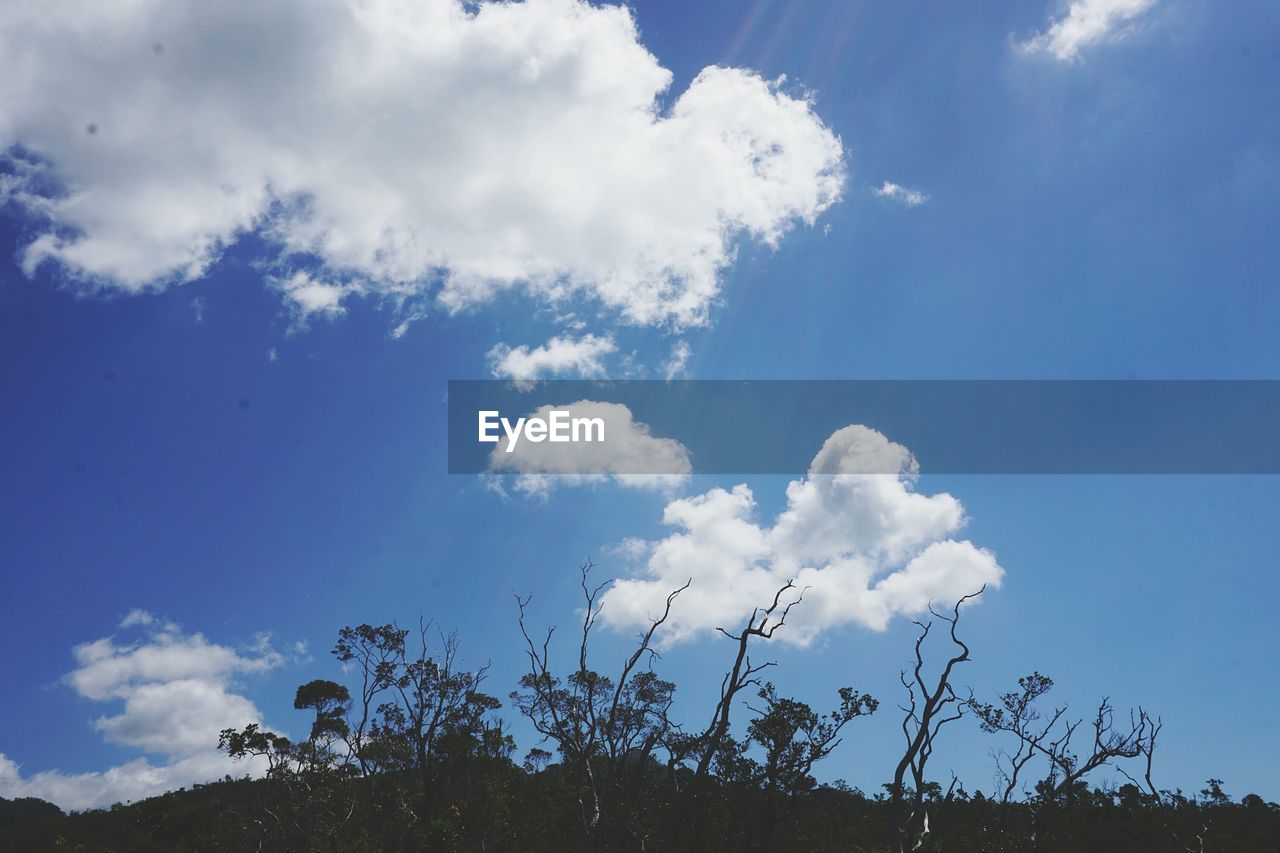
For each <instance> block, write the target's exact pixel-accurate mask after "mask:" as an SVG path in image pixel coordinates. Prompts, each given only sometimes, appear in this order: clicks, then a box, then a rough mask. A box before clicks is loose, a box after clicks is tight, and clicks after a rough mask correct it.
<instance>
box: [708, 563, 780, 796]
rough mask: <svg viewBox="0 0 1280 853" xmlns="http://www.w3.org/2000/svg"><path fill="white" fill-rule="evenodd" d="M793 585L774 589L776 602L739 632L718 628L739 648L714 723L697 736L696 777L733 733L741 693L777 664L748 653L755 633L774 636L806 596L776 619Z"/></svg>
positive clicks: (722, 686) (754, 612)
mask: <svg viewBox="0 0 1280 853" xmlns="http://www.w3.org/2000/svg"><path fill="white" fill-rule="evenodd" d="M792 589H795V584H794V583H793V582H792V581H787V582H786V583H785V584H783V586H781V587H780V588H779V589H778V591H777V592H776V593H774V596H773V603H772V604H770V605H769V606H768V607H766V608H759V607H757V608H755V609H753V610H752V611H751V618H749V619H748V620H747V623H746V625H744V626H743V627H742V630H740V631H739V632H738V633H737V634H730V633H729V632H728V631H726V630H725V629H724V628H716V630H717V631H719V632H720V633H721V634H724V635H725V636H726V637H728V638H729V639H731V640H733V641H734V642H736V643H737V644H738V650H737V654H736V655H735V656H734V659H733V666H732V667H730V668H729V671H728V672H727V673H725V676H724V678H723V679H722V680H721V682H720V699H719V701H718V702H716V707H715V710H714V712H713V713H712V715H711V723H710V724H709V725H708V726H707V728H706V730H705V731H704V732H703V734H702V736H701V737H700V738H698V740H697V743H698V746H699V751H700V755H699V758H698V764H697V769H696V770H695V771H694V776H695V778H697V779H702V778H705V777H706V775H707V771H708V770H709V769H710V767H711V762H712V759H714V758H715V756H716V754H717V753H718V752H719V751H720V748H721V747H722V746H723V745H724V742H725V737H726V736H727V735H728V734H729V717H730V714H731V712H732V710H733V703H734V700H735V699H736V698H737V696H738V694H739V693H741V692H742V690H743V689H745V688H747V687H750V686H752V685H754V686H756V687H759V686H760V679H759V678H758V677H757V676H758V675H759V674H760V673H761V672H762V671H763V670H765V669H768V668H769V667H771V666H773V665H774V662H773V661H766V662H765V663H762V664H760V665H759V666H754V665H752V663H751V657H750V656H749V655H748V654H747V647H748V646H749V645H750V643H751V638H752V637H760V638H761V639H764V640H769V639H772V638H773V635H774V632H776V631H777V630H778V629H779V628H781V627H782V626H783V625H785V624H786V621H787V614H789V613H790V612H791V608H792V607H795V606H796V605H797V604H799V603H800V602H801V600H802V599H803V598H804V591H803V590H801V592H800V595H799V596H797V597H796V599H795V600H794V601H792V602H790V603H789V604H787V605H786V606H785V607H783V608H782V611H781V613H779V615H778V617H777V618H776V619H774V613H777V612H778V608H779V607H781V606H782V596H783V595H784V594H785V593H786V592H788V591H789V590H792Z"/></svg>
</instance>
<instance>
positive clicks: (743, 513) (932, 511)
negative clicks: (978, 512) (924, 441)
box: [601, 426, 1004, 645]
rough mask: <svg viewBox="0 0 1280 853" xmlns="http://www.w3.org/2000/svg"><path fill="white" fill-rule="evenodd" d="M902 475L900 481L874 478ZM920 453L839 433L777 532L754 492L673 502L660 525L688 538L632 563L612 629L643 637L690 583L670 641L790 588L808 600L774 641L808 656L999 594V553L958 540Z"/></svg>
mask: <svg viewBox="0 0 1280 853" xmlns="http://www.w3.org/2000/svg"><path fill="white" fill-rule="evenodd" d="M886 470H896V471H897V472H898V473H897V474H896V475H894V474H884V473H867V472H883V471H886ZM917 470H918V469H917V465H916V461H915V459H914V457H912V455H911V453H910V452H909V451H908V450H907V449H906V448H905V447H903V446H902V445H899V444H895V443H893V442H891V441H889V440H888V439H887V438H885V437H884V436H883V435H881V434H880V433H879V432H876V431H875V430H872V429H869V428H867V427H864V426H848V427H845V428H844V429H841V430H839V431H837V432H836V433H834V434H833V435H832V436H831V437H830V438H829V439H828V440H827V441H826V443H825V444H824V445H823V447H822V450H821V451H820V452H819V453H818V454H817V456H816V457H815V458H814V460H813V463H812V464H811V466H810V469H809V472H808V475H807V476H806V477H804V478H802V479H799V480H794V481H792V482H791V483H790V484H788V486H787V489H786V507H785V509H784V510H783V511H782V512H781V513H780V514H779V515H778V516H777V518H776V519H774V521H773V523H772V524H764V523H761V522H760V521H759V520H757V518H756V502H755V495H754V494H753V493H752V491H751V489H750V488H748V487H747V486H746V485H737V486H735V487H733V488H732V489H720V488H717V489H712V490H710V491H708V492H706V493H704V494H701V495H696V496H693V497H688V498H681V499H678V500H673V501H671V502H670V503H668V504H667V506H666V509H665V511H664V513H663V521H664V522H665V523H666V524H668V525H670V526H672V527H674V528H677V531H676V532H674V533H672V534H670V535H669V536H667V537H665V538H663V539H659V540H657V541H653V542H649V543H647V547H645V546H642V544H641V543H637V542H636V541H634V540H630V541H628V543H627V545H626V548H625V552H626V553H630V554H635V555H642V558H643V561H644V562H643V565H642V566H640V567H639V570H638V571H637V572H636V574H635V575H634V576H633V577H630V578H623V579H621V580H619V581H618V582H616V583H615V584H614V585H613V586H612V587H611V588H610V589H609V591H608V592H607V593H606V594H605V596H604V599H603V602H604V610H603V612H602V616H601V618H602V619H603V620H605V621H606V622H607V623H610V624H612V625H613V626H615V627H617V628H634V627H639V626H643V625H646V624H647V623H648V621H649V620H650V619H651V618H652V616H653V614H655V613H660V612H662V606H663V604H664V603H665V601H666V596H667V594H668V593H670V592H671V591H672V590H674V589H676V588H678V587H680V586H682V585H683V584H684V583H685V582H686V581H688V580H689V579H690V578H692V581H693V582H692V585H691V586H690V588H689V589H688V590H686V591H685V592H684V593H683V594H682V595H681V596H680V599H679V601H678V602H677V605H676V607H675V608H674V609H673V610H672V613H671V617H670V619H669V620H668V622H667V624H666V626H664V630H665V631H666V637H665V641H666V642H667V643H675V642H680V641H683V640H688V639H690V638H692V637H694V636H697V635H698V634H700V633H703V632H707V631H711V630H714V629H716V628H719V627H724V628H727V629H733V628H736V627H738V626H739V625H740V624H741V623H742V622H743V620H744V619H745V618H746V617H747V616H748V615H750V614H751V612H752V609H753V608H755V607H757V606H763V605H767V604H768V603H770V602H771V601H772V600H773V596H774V594H775V593H776V592H777V590H778V589H779V588H780V587H781V586H782V585H783V584H784V583H785V582H786V581H787V580H794V581H795V583H796V585H797V586H798V587H800V588H802V589H805V590H806V591H805V593H804V600H803V602H802V603H801V604H800V606H798V607H796V608H795V609H794V610H792V612H791V615H790V616H789V617H788V621H787V627H786V628H785V629H784V630H783V631H780V632H779V633H778V635H777V638H778V639H780V640H784V641H786V642H791V643H796V644H800V645H804V644H808V643H810V642H811V641H813V639H814V638H816V637H817V636H818V635H820V634H821V633H822V632H823V631H826V630H829V629H832V628H836V627H839V626H842V625H848V624H856V625H862V626H864V627H867V628H870V629H872V630H883V629H884V628H885V627H886V626H887V625H888V624H889V621H890V620H891V619H892V618H893V617H894V616H895V615H898V614H913V613H920V612H922V611H924V610H926V609H927V608H928V606H929V603H930V601H937V602H940V603H950V602H954V601H955V600H956V599H958V598H959V597H960V596H962V595H965V594H967V593H971V592H974V591H976V590H977V589H979V588H980V587H981V586H982V585H983V584H987V585H989V586H998V585H999V584H1000V581H1001V578H1002V577H1003V575H1004V570H1003V569H1002V568H1001V567H1000V566H999V564H998V563H997V562H996V558H995V555H994V554H992V553H991V552H990V551H988V550H985V549H982V548H979V547H977V546H975V545H973V544H972V543H971V542H969V541H967V540H962V539H957V538H955V537H956V535H957V534H958V533H959V531H960V530H961V529H962V528H963V526H964V524H965V514H964V508H963V506H962V505H961V504H960V502H959V501H958V500H956V499H955V498H954V497H952V496H951V495H949V494H946V493H940V494H936V495H922V494H920V493H918V492H916V491H915V488H914V486H915V481H916V480H915V478H916V474H917Z"/></svg>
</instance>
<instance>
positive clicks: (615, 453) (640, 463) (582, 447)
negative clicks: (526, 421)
mask: <svg viewBox="0 0 1280 853" xmlns="http://www.w3.org/2000/svg"><path fill="white" fill-rule="evenodd" d="M552 409H557V410H562V411H567V412H569V416H570V417H571V418H599V419H600V420H602V421H603V422H604V437H605V440H604V441H603V442H599V441H595V442H583V441H579V442H561V443H554V444H553V443H552V442H549V441H543V442H541V443H537V444H535V443H532V442H529V441H521V442H519V443H518V444H516V445H515V449H514V450H513V451H512V452H510V453H508V452H507V451H506V446H507V442H506V439H505V437H504V438H503V439H502V440H500V441H499V442H498V443H497V444H496V445H495V446H494V449H493V451H492V452H491V453H490V454H489V467H488V473H489V475H490V476H491V477H495V478H497V477H500V476H501V475H514V480H513V487H514V488H515V490H516V491H518V492H522V493H524V494H526V495H537V496H545V495H547V494H548V493H550V492H551V491H552V490H553V489H555V488H556V487H558V486H571V485H594V484H599V483H603V482H606V481H612V482H614V483H617V484H619V485H622V486H626V487H629V488H635V489H656V490H661V491H667V490H670V489H673V488H675V487H677V486H679V485H681V484H682V483H684V482H685V481H686V480H687V479H688V477H689V474H690V472H692V470H693V464H692V462H691V461H690V458H689V451H688V449H687V448H686V447H685V446H684V445H682V444H681V443H680V442H678V441H676V440H675V439H672V438H660V437H656V436H654V435H653V434H652V433H651V432H650V430H649V426H648V425H647V424H644V423H641V422H640V421H637V420H635V418H634V417H633V416H632V414H631V410H630V409H629V408H628V407H627V406H625V405H623V404H621V403H602V402H596V401H594V400H578V401H577V402H575V403H567V404H564V405H551V404H549V405H545V406H541V407H539V408H538V409H537V410H535V411H533V412H531V413H530V414H529V415H526V417H539V418H544V419H545V418H548V417H549V415H550V412H551V410H552ZM490 482H491V483H492V484H494V485H495V486H496V488H497V489H498V490H499V491H502V490H503V489H502V486H501V480H499V479H492V480H491V481H490Z"/></svg>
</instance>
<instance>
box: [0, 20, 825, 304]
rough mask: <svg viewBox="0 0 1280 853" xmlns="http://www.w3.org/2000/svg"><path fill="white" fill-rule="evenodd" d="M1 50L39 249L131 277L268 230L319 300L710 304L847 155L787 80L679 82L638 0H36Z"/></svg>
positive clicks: (8, 117)
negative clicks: (652, 49)
mask: <svg viewBox="0 0 1280 853" xmlns="http://www.w3.org/2000/svg"><path fill="white" fill-rule="evenodd" d="M0 55H3V56H4V57H5V73H4V74H3V75H0V150H8V151H9V154H10V159H11V168H10V169H9V170H8V171H9V173H10V175H9V176H8V177H6V178H5V182H6V183H5V185H4V189H3V192H4V196H5V197H6V198H7V199H8V200H9V201H10V202H13V203H17V204H19V205H21V206H23V207H24V208H26V209H27V211H28V212H29V213H30V214H31V215H32V216H33V217H34V218H35V219H36V220H37V221H39V222H42V223H43V227H42V228H40V229H39V230H38V231H37V232H36V236H35V237H34V239H32V240H31V241H30V243H29V244H28V245H27V246H26V247H25V249H24V251H23V263H24V266H25V268H26V269H27V271H28V272H32V271H34V269H35V268H36V267H38V266H39V265H40V264H41V263H44V262H46V261H49V262H53V263H55V264H57V265H59V266H60V267H61V268H63V269H64V270H65V271H66V272H67V273H68V274H69V276H70V277H71V278H73V279H78V280H81V281H83V282H86V283H88V284H90V285H91V286H95V287H103V288H113V289H119V290H123V291H128V292H137V291H140V290H144V289H146V288H150V287H162V286H165V285H168V284H171V283H174V282H182V281H188V280H191V279H195V278H198V277H199V276H201V275H202V274H203V273H204V272H205V271H206V270H207V268H208V267H209V265H210V264H211V263H213V262H214V261H215V260H216V259H217V257H218V256H219V254H220V253H221V252H222V251H223V249H224V248H225V247H226V246H227V245H228V244H229V243H230V242H231V241H233V240H235V239H236V238H237V236H239V235H241V234H244V233H247V232H256V233H259V234H261V235H263V236H264V237H266V238H267V239H268V242H269V243H270V244H271V245H272V246H274V247H275V249H274V250H273V252H274V254H273V257H272V261H273V263H274V265H275V266H276V267H277V268H284V269H285V270H286V272H285V273H283V274H282V275H281V277H280V280H281V281H282V282H283V283H282V285H281V291H282V293H283V294H284V296H285V297H286V299H287V300H288V301H289V302H290V304H291V305H293V306H294V307H295V308H296V309H297V310H298V311H299V313H301V314H302V315H304V316H305V315H308V314H315V313H319V314H333V313H335V312H337V311H339V310H340V309H341V306H342V303H343V301H344V299H347V298H348V297H350V296H351V295H352V294H357V293H359V294H366V295H371V296H375V297H381V296H387V295H390V296H391V297H393V298H394V299H395V300H396V301H397V302H403V301H404V300H405V299H409V298H412V299H415V300H417V302H418V303H423V302H424V301H431V302H433V303H435V304H439V305H441V306H443V307H444V308H446V309H448V310H452V311H456V310H461V309H464V308H467V307H468V306H473V305H476V304H478V303H483V302H486V301H488V300H489V299H491V298H492V297H494V296H495V295H496V294H497V293H498V292H500V291H504V290H508V289H513V288H521V289H523V290H524V291H525V292H527V293H529V294H531V295H533V296H535V297H538V298H543V299H552V300H554V299H559V298H562V297H569V296H584V297H587V298H590V299H592V300H594V301H595V303H596V304H597V305H599V306H603V307H604V308H606V309H609V310H611V311H614V312H617V313H618V314H619V315H620V316H621V317H622V318H623V319H625V320H627V321H629V322H633V323H640V324H647V323H671V324H675V325H687V324H696V323H700V322H702V321H704V320H705V317H706V312H707V309H708V306H709V305H710V304H711V303H712V302H713V301H714V299H715V298H716V296H717V293H718V290H719V273H720V271H721V270H722V269H723V268H724V266H725V265H726V264H728V263H729V262H730V261H731V260H732V257H733V253H734V245H735V243H736V241H737V240H738V239H740V238H741V237H743V236H746V237H750V238H753V239H755V240H759V241H762V242H763V243H765V244H774V243H776V241H778V240H779V238H780V237H781V236H782V235H783V234H784V233H785V232H786V231H787V230H788V229H790V228H791V227H792V226H793V225H794V224H796V223H798V222H803V223H810V222H812V221H813V220H814V219H815V217H817V216H818V215H819V214H820V213H821V212H822V211H823V210H825V209H826V208H827V207H829V206H830V205H831V204H833V203H834V202H835V201H836V200H837V199H838V197H839V194H840V191H841V186H842V183H843V179H844V159H843V158H844V152H843V149H842V146H841V143H840V141H839V139H837V137H836V136H835V135H834V134H833V133H832V132H831V131H830V130H829V129H828V128H826V127H825V126H824V125H823V123H822V122H821V121H820V120H819V118H818V117H817V116H816V115H815V114H814V112H813V109H812V107H811V104H810V103H809V101H808V100H806V99H805V98H804V97H803V96H799V95H795V94H788V93H787V92H784V91H783V90H782V89H781V88H780V83H779V82H777V81H775V82H770V81H766V80H763V79H761V78H760V77H759V76H757V75H755V74H753V73H751V72H748V71H744V70H739V69H732V68H721V67H708V68H706V69H704V70H703V71H702V72H701V73H700V74H698V75H697V77H696V78H695V79H694V80H693V82H692V83H690V85H689V87H688V88H687V89H686V90H684V91H683V92H680V93H678V95H675V96H674V97H671V96H668V95H667V94H666V93H667V90H668V87H669V86H670V83H671V79H672V75H671V72H669V71H668V70H666V69H665V68H663V67H662V66H661V65H660V64H659V62H658V60H657V59H656V58H655V57H654V56H653V55H652V54H651V53H649V52H648V50H646V49H645V47H644V46H643V45H642V44H641V43H640V41H639V35H638V32H637V28H636V24H635V21H634V19H633V17H632V14H631V12H630V11H629V10H628V9H627V8H625V7H622V6H592V5H590V4H588V3H585V2H576V0H527V2H523V3H496V2H481V3H470V2H468V3H465V4H464V3H462V2H460V0H422V2H417V3H403V2H399V0H281V2H272V3H259V2H253V0H227V2H219V3H206V2H199V0H15V2H11V3H6V4H4V5H3V6H2V7H0ZM667 97H670V100H669V101H667V102H666V103H663V99H664V98H667ZM50 185H57V186H59V187H61V191H58V192H53V193H49V192H43V191H42V188H47V187H48V186H50ZM297 269H305V270H311V271H312V272H309V273H307V274H306V275H305V276H304V277H303V278H300V279H299V278H295V277H294V276H292V275H291V273H292V271H294V270H297ZM415 310H421V309H420V308H419V309H415Z"/></svg>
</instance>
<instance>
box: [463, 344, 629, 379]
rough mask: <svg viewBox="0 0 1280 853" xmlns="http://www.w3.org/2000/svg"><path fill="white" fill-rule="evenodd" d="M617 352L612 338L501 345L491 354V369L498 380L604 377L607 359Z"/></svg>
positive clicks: (492, 350)
mask: <svg viewBox="0 0 1280 853" xmlns="http://www.w3.org/2000/svg"><path fill="white" fill-rule="evenodd" d="M616 350H617V345H615V344H614V342H613V338H612V337H610V336H607V335H606V336H603V337H600V336H596V335H592V334H587V335H583V336H582V337H580V338H574V337H571V336H568V335H565V336H564V337H553V338H551V339H550V340H549V341H547V342H546V343H545V344H543V345H542V346H539V347H533V348H530V347H527V346H523V345H522V346H518V347H510V346H508V345H506V344H498V345H496V346H495V347H494V348H493V349H491V350H489V354H488V359H489V369H490V371H492V373H493V375H494V376H496V377H498V378H499V379H517V380H531V379H540V378H542V377H546V376H565V375H575V376H585V377H596V376H603V375H604V372H605V370H604V362H603V361H602V360H601V359H602V358H603V357H604V356H606V355H608V354H609V353H612V352H614V351H616Z"/></svg>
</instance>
